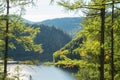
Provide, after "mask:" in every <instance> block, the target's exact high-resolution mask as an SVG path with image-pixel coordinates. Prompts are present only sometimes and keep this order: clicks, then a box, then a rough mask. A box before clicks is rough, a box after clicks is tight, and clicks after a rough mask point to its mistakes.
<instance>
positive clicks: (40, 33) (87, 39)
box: [0, 0, 120, 80]
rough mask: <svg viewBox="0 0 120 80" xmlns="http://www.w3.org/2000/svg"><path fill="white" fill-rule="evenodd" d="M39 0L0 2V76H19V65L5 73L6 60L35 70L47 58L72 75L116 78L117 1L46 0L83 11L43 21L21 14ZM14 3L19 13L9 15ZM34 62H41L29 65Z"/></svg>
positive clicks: (119, 48) (119, 46)
mask: <svg viewBox="0 0 120 80" xmlns="http://www.w3.org/2000/svg"><path fill="white" fill-rule="evenodd" d="M37 1H38V2H39V0H1V1H0V80H23V79H21V78H20V77H21V75H22V73H20V70H21V69H20V67H19V66H17V67H16V68H15V71H14V73H15V72H16V73H17V74H13V76H12V77H10V76H9V75H10V74H11V73H9V74H8V71H9V69H8V67H9V66H10V64H9V61H13V62H14V61H15V62H17V63H14V64H16V65H24V67H23V68H25V65H26V64H24V63H27V65H28V66H29V67H30V69H32V70H33V68H34V67H35V68H36V69H38V70H36V74H37V72H38V73H39V71H40V69H41V71H42V67H43V64H44V63H45V62H47V63H45V65H48V66H51V65H52V66H54V67H57V69H59V68H60V70H59V71H61V70H63V71H67V73H68V72H70V74H72V76H74V77H75V79H73V80H120V60H119V59H120V6H119V5H120V1H119V0H50V4H51V5H53V3H57V5H59V6H61V7H63V8H64V9H65V11H66V12H75V14H83V15H84V16H82V17H81V16H80V17H74V18H56V19H53V20H45V21H42V22H31V21H27V20H25V19H24V18H22V15H24V14H25V11H26V9H25V7H26V6H35V4H36V3H37ZM12 8H17V9H18V10H17V12H15V13H13V14H11V12H10V11H11V9H12ZM79 11H81V13H79ZM27 61H28V62H27ZM31 62H33V63H32V64H29V63H31ZM34 63H35V64H37V65H36V66H38V67H39V66H41V65H42V67H39V68H37V67H36V66H34V67H31V65H35V64H34ZM14 64H11V65H14ZM44 67H45V66H44ZM45 69H46V70H47V68H46V67H45ZM57 69H55V70H57ZM52 72H54V71H51V72H50V73H51V74H52ZM28 73H30V72H28ZM47 73H49V71H48V72H47ZM47 73H46V75H47ZM39 74H40V73H39ZM41 74H42V73H41ZM56 74H57V73H56ZM54 75H55V74H54ZM22 76H25V75H22ZM32 76H33V75H31V74H30V75H29V77H28V78H29V80H33V78H34V77H32ZM47 76H48V75H47ZM54 77H56V76H54ZM27 80H28V79H27ZM37 80H41V79H37ZM58 80H59V79H58ZM61 80H62V77H61ZM69 80H70V79H69Z"/></svg>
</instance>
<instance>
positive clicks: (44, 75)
mask: <svg viewBox="0 0 120 80" xmlns="http://www.w3.org/2000/svg"><path fill="white" fill-rule="evenodd" d="M16 66H19V67H16ZM8 74H9V77H13V76H20V80H30V78H31V80H76V79H75V78H74V77H73V76H72V75H71V73H69V72H67V71H64V70H62V69H60V68H57V67H55V66H43V65H40V66H32V65H17V64H9V65H8Z"/></svg>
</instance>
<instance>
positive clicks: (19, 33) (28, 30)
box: [0, 0, 42, 80]
mask: <svg viewBox="0 0 120 80" xmlns="http://www.w3.org/2000/svg"><path fill="white" fill-rule="evenodd" d="M31 3H33V0H25V1H22V0H17V1H16V0H3V1H1V5H2V6H1V8H2V9H3V10H1V15H0V17H1V24H0V25H1V26H0V29H1V31H0V34H1V35H2V37H1V38H0V39H1V41H2V43H3V44H1V46H2V47H3V46H4V47H5V48H2V50H1V52H2V51H3V50H4V52H5V53H4V75H3V80H6V79H7V59H8V54H9V53H8V52H9V48H15V45H14V43H15V42H16V43H17V44H21V45H22V46H23V47H24V48H25V50H27V51H31V50H33V51H36V52H42V48H41V44H35V43H34V38H35V37H36V35H37V33H38V32H40V31H39V28H33V27H26V26H27V25H25V24H24V23H23V21H22V20H21V18H20V16H18V15H19V14H13V15H10V14H9V13H10V8H14V7H17V6H20V8H21V9H23V8H24V7H25V5H27V4H31ZM5 10H6V15H5V14H4V11H5ZM23 10H24V9H23ZM2 13H3V14H2ZM20 15H21V12H20ZM12 41H14V42H12ZM16 43H15V44H16Z"/></svg>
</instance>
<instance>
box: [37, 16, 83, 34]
mask: <svg viewBox="0 0 120 80" xmlns="http://www.w3.org/2000/svg"><path fill="white" fill-rule="evenodd" d="M81 22H82V18H80V17H64V18H55V19H48V20H44V21H41V22H36V23H35V24H45V25H49V26H55V27H56V28H59V29H62V30H63V31H64V32H66V33H68V34H69V35H71V36H73V35H75V34H76V32H77V31H79V30H81V29H82V28H81V26H80V23H81Z"/></svg>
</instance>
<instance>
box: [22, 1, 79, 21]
mask: <svg viewBox="0 0 120 80" xmlns="http://www.w3.org/2000/svg"><path fill="white" fill-rule="evenodd" d="M36 5H37V6H36V7H30V6H29V7H27V8H26V14H25V15H24V16H23V18H25V19H28V20H30V21H34V22H37V21H43V20H46V19H53V18H61V17H77V16H78V15H76V14H75V13H72V12H67V11H65V9H64V8H63V7H61V6H58V5H57V4H55V3H54V4H52V5H50V0H41V1H40V0H38V2H37V4H36Z"/></svg>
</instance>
